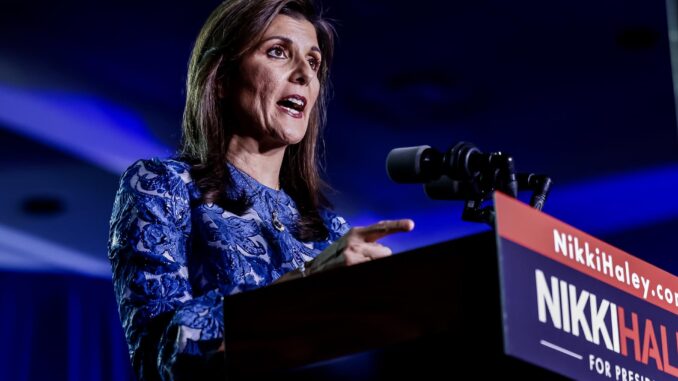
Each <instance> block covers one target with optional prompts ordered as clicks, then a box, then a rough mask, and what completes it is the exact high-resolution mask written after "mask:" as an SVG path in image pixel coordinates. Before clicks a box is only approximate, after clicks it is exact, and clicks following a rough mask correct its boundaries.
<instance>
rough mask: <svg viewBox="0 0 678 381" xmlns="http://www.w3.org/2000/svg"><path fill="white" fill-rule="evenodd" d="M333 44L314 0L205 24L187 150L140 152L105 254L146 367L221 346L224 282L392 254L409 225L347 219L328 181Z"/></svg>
mask: <svg viewBox="0 0 678 381" xmlns="http://www.w3.org/2000/svg"><path fill="white" fill-rule="evenodd" d="M333 45H334V30H333V28H332V26H331V25H330V24H329V23H328V22H327V21H326V20H324V19H322V18H321V16H320V15H319V14H318V13H316V10H315V7H314V5H313V3H312V1H311V0H258V1H251V0H228V1H225V2H223V3H222V4H220V5H219V6H218V7H217V8H216V9H215V10H214V11H213V13H212V14H211V15H210V16H209V18H208V20H207V22H206V23H205V24H204V26H203V27H202V30H201V31H200V34H199V36H198V38H197V41H196V43H195V47H194V49H193V52H192V55H191V59H190V64H189V71H188V80H187V93H186V107H185V110H184V118H183V125H182V146H181V149H180V152H179V154H178V155H177V157H176V158H174V159H151V160H140V161H137V162H136V163H134V164H133V165H131V166H130V168H129V169H128V170H127V171H126V172H125V173H124V174H123V176H122V178H121V183H120V189H119V190H118V193H117V195H116V200H115V204H114V207H113V214H112V217H111V229H110V237H109V248H108V253H109V254H108V255H109V258H110V261H111V264H112V269H113V283H114V287H115V294H116V298H117V302H118V306H119V312H120V317H121V320H122V324H123V328H124V331H125V335H126V338H127V342H128V345H129V350H130V357H131V361H132V365H133V368H134V370H135V372H136V373H137V375H138V377H139V379H140V380H157V379H185V378H189V379H197V378H196V376H197V375H198V374H199V372H200V371H201V370H202V369H205V368H206V367H208V366H209V364H210V362H211V361H212V360H211V359H214V358H218V357H219V356H223V346H222V341H223V329H224V327H223V312H222V303H221V302H222V299H223V296H225V295H230V294H233V293H237V292H242V291H246V290H251V289H254V288H257V287H262V286H266V285H269V284H271V283H275V282H279V281H284V280H286V279H292V278H295V277H301V276H306V275H309V274H312V273H315V272H318V271H322V270H325V269H328V268H332V267H337V266H347V265H352V264H357V263H361V262H364V261H368V260H372V259H377V258H380V257H384V256H388V255H390V254H391V252H390V250H389V249H388V248H387V247H385V246H382V245H380V244H379V243H377V242H376V241H377V240H378V239H379V238H381V237H383V236H385V235H388V234H391V233H394V232H400V231H409V230H411V229H412V228H413V227H414V223H413V222H412V221H411V220H397V221H382V222H379V223H377V224H375V225H371V226H367V227H356V228H352V229H349V227H348V225H347V223H346V222H345V221H344V219H342V218H341V217H339V216H337V215H336V214H334V213H333V212H332V211H331V209H330V204H329V202H328V200H327V199H326V197H325V196H324V195H323V189H324V188H325V183H324V182H323V181H322V179H321V178H320V175H319V169H318V146H319V141H320V139H322V127H323V124H324V122H325V116H326V97H327V87H328V80H329V66H330V61H331V59H332V54H333ZM229 329H232V327H229Z"/></svg>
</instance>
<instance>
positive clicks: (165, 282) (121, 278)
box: [108, 159, 223, 380]
mask: <svg viewBox="0 0 678 381" xmlns="http://www.w3.org/2000/svg"><path fill="white" fill-rule="evenodd" d="M182 164H183V163H179V162H173V161H160V160H157V159H155V160H141V161H138V162H136V163H134V164H133V165H132V166H130V167H129V168H128V169H127V171H126V172H125V173H124V174H123V176H122V178H121V182H120V188H119V190H118V192H117V194H116V198H115V203H114V206H113V213H112V216H111V221H110V234H109V242H108V256H109V259H110V261H111V265H112V271H113V286H114V290H115V296H116V299H117V302H118V311H119V313H120V319H121V321H122V325H123V329H124V331H125V336H126V338H127V343H128V345H129V351H130V358H131V360H132V365H133V367H134V370H135V371H136V373H137V375H139V378H140V379H142V380H157V379H178V378H179V377H175V376H177V375H178V374H179V373H178V368H181V367H183V366H184V365H182V363H185V362H184V361H183V360H182V358H184V357H186V358H190V359H193V360H191V361H189V363H190V362H195V360H194V359H196V358H197V359H201V358H205V356H207V355H209V354H210V353H213V352H215V351H216V349H217V348H218V347H219V344H220V338H221V337H223V326H222V315H223V313H222V311H221V296H220V295H219V294H218V293H217V292H216V291H214V292H209V293H207V294H204V295H201V296H200V297H196V298H194V296H193V294H192V290H191V286H190V283H189V279H188V270H187V254H189V253H190V244H191V240H190V236H191V216H190V198H189V189H188V187H187V183H188V182H189V181H190V177H189V176H188V169H187V167H186V166H185V165H183V166H182Z"/></svg>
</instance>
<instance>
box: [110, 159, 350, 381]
mask: <svg viewBox="0 0 678 381" xmlns="http://www.w3.org/2000/svg"><path fill="white" fill-rule="evenodd" d="M189 168H190V167H189V165H188V164H186V163H183V162H180V161H175V160H159V159H153V160H140V161H138V162H136V163H134V164H133V165H132V166H130V168H128V169H127V171H126V172H125V173H124V174H123V176H122V179H121V183H120V189H119V190H118V193H117V195H116V199H115V204H114V206H113V214H112V216H111V229H110V236H109V242H108V255H109V259H110V261H111V264H112V270H113V285H114V289H115V295H116V299H117V301H118V308H119V312H120V318H121V320H122V325H123V328H124V331H125V336H126V338H127V342H128V344H129V351H130V357H131V360H132V365H133V367H134V369H135V371H136V373H137V374H138V375H139V377H140V379H142V380H149V379H158V378H160V379H172V378H173V376H174V375H176V374H177V372H179V370H180V369H181V368H182V365H181V364H182V363H189V362H190V361H188V360H190V359H202V358H205V357H206V356H209V355H211V354H214V353H216V350H217V349H218V348H219V346H220V344H221V338H222V337H223V329H224V327H223V311H222V306H221V302H222V296H223V295H230V294H234V293H237V292H242V291H246V290H251V289H254V288H257V287H261V286H265V285H268V284H270V283H272V282H273V281H275V280H276V279H277V278H279V277H280V276H281V275H283V274H284V273H286V272H288V271H290V270H293V269H296V268H298V267H300V266H302V265H303V264H304V262H305V261H308V260H311V259H313V258H314V257H315V256H316V255H318V254H319V253H320V252H321V251H322V250H323V249H325V248H326V247H327V246H328V245H329V244H331V243H332V242H333V241H335V240H336V239H338V238H339V237H341V236H342V235H343V234H344V233H346V231H347V230H348V228H349V227H348V225H347V224H346V222H345V221H344V220H343V219H342V218H341V217H338V216H336V215H335V214H333V213H332V212H330V211H328V210H322V211H321V217H322V218H323V220H324V222H325V224H326V226H327V227H328V229H329V231H330V234H329V237H328V239H327V240H325V241H321V242H300V241H299V240H297V239H296V238H295V235H294V233H295V228H294V226H295V222H296V221H297V220H298V218H299V213H298V211H297V209H296V206H295V203H294V200H292V199H291V198H290V197H289V196H288V195H287V194H286V193H285V192H284V191H276V190H274V189H271V188H268V187H266V186H264V185H262V184H260V183H258V182H257V181H256V180H254V179H253V178H251V177H250V176H248V175H247V174H245V173H243V172H241V171H239V170H238V169H236V168H235V167H233V166H231V165H229V168H228V169H229V171H230V174H231V177H232V179H233V184H234V186H233V187H232V189H230V190H229V196H230V197H237V196H238V195H244V196H245V197H246V198H247V199H248V200H250V204H251V207H250V208H248V209H247V210H245V211H244V213H241V214H235V213H232V212H231V211H228V210H224V209H222V208H220V207H219V206H217V205H213V204H204V203H201V202H199V201H198V200H199V199H200V192H199V191H198V189H197V187H196V185H195V184H194V183H193V181H192V180H191V177H190V175H189ZM274 210H276V211H277V214H278V218H279V220H280V221H281V222H282V223H283V224H284V225H285V226H286V229H285V230H283V231H278V230H277V229H275V228H274V227H273V224H272V221H271V216H272V212H273V211H274Z"/></svg>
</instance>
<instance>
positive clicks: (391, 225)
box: [354, 219, 414, 242]
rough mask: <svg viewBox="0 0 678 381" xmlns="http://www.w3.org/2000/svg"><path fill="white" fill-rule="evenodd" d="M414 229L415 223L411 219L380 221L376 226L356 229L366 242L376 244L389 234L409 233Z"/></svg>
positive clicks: (356, 232)
mask: <svg viewBox="0 0 678 381" xmlns="http://www.w3.org/2000/svg"><path fill="white" fill-rule="evenodd" d="M412 229H414V221H412V220H410V219H402V220H392V221H380V222H377V223H376V224H374V225H369V226H364V227H357V228H354V232H355V234H357V235H358V236H360V237H362V238H363V239H364V240H365V241H366V242H374V241H376V240H378V239H381V238H383V237H386V236H387V235H389V234H393V233H399V232H409V231H411V230H412Z"/></svg>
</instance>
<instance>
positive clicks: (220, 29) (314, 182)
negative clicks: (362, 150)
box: [180, 0, 335, 240]
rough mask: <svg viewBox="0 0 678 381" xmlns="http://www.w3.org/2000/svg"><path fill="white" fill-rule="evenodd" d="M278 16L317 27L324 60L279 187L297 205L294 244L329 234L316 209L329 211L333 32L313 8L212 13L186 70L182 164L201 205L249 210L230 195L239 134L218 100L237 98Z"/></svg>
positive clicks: (268, 3) (237, 5)
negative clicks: (248, 60) (236, 86)
mask: <svg viewBox="0 0 678 381" xmlns="http://www.w3.org/2000/svg"><path fill="white" fill-rule="evenodd" d="M278 14H284V15H288V16H291V17H294V18H297V19H299V18H303V19H306V20H308V21H309V22H310V23H311V24H313V26H314V27H315V30H316V34H317V38H318V43H319V45H320V46H319V48H320V50H321V53H322V57H323V59H322V60H321V64H320V65H321V66H320V68H319V70H318V79H319V81H320V91H319V94H318V99H317V101H316V104H315V106H314V107H313V110H311V113H310V119H309V125H308V129H307V130H306V135H305V136H304V138H303V139H302V140H301V142H299V143H298V144H294V145H290V146H288V147H287V149H286V151H285V156H284V158H283V163H282V168H281V171H280V183H281V184H280V185H281V187H282V188H283V189H285V191H286V192H287V193H288V194H289V195H290V196H291V197H292V198H293V199H294V201H295V202H296V204H297V208H298V210H299V213H300V215H301V219H300V221H299V224H298V226H297V229H296V230H297V237H298V238H299V239H301V240H319V239H322V238H324V237H326V236H327V233H328V230H327V227H325V225H324V224H323V221H322V219H321V217H320V215H319V209H320V208H329V207H330V203H329V201H328V200H327V198H326V197H325V195H324V190H327V189H329V188H328V186H327V184H326V183H325V182H324V181H323V180H322V178H321V177H320V170H319V167H320V164H319V163H320V159H319V156H320V152H319V146H320V143H322V129H323V127H324V125H325V122H326V111H327V97H328V92H329V65H330V62H331V61H332V55H333V52H334V36H335V31H334V28H333V26H332V25H331V24H330V23H329V22H328V21H327V20H325V19H323V18H322V16H321V14H320V12H318V11H317V9H316V7H315V4H314V2H313V0H257V1H252V0H226V1H224V2H223V3H221V4H220V5H219V6H218V7H217V8H216V9H215V10H214V11H213V12H212V14H211V15H210V16H209V18H208V19H207V21H206V22H205V24H204V25H203V27H202V29H201V31H200V34H199V35H198V38H197V40H196V42H195V46H194V48H193V52H192V54H191V59H190V62H189V66H188V78H187V83H186V88H187V91H186V107H185V109H184V117H183V123H182V143H181V151H180V157H181V158H182V159H183V160H185V161H187V162H189V163H191V164H192V168H191V175H192V177H193V179H194V181H195V182H196V184H197V186H198V188H199V189H200V190H201V192H202V200H201V201H203V202H213V203H215V204H217V205H221V206H224V207H229V206H230V207H231V208H234V207H235V208H236V209H237V208H238V207H239V208H243V209H244V208H246V205H244V203H245V201H244V200H230V199H228V198H227V196H226V192H225V190H226V189H227V188H228V187H229V186H231V184H232V180H231V178H230V175H229V172H228V169H227V163H226V154H227V151H228V146H229V142H230V139H231V137H232V136H233V132H234V131H235V129H236V126H235V125H234V120H235V118H234V117H233V116H232V115H229V108H228V107H225V105H224V104H223V102H224V100H223V98H222V97H220V92H221V94H228V93H229V91H231V90H232V88H231V86H232V84H233V83H234V82H237V76H238V75H239V65H240V63H241V61H242V58H243V56H245V55H246V54H247V53H248V52H250V51H251V50H252V49H253V48H254V47H255V46H256V44H257V43H258V41H259V40H260V39H261V36H262V35H263V33H264V32H265V31H266V29H267V28H268V26H269V25H270V24H271V22H272V21H273V19H274V18H275V17H276V16H277V15H278Z"/></svg>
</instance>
